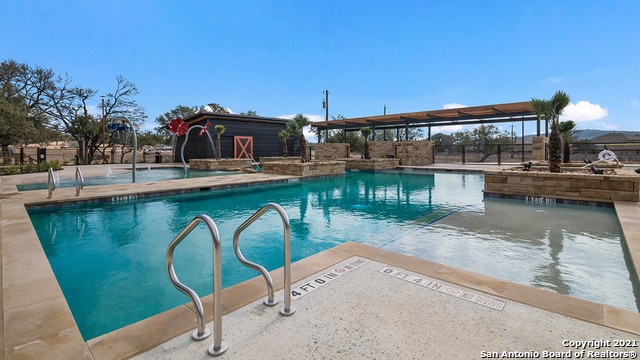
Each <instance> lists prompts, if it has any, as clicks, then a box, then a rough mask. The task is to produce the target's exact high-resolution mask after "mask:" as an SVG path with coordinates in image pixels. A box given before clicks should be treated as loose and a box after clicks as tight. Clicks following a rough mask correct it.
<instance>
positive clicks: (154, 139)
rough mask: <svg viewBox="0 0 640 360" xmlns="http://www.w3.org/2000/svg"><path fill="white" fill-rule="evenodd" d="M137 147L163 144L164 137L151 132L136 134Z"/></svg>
mask: <svg viewBox="0 0 640 360" xmlns="http://www.w3.org/2000/svg"><path fill="white" fill-rule="evenodd" d="M137 136H138V147H144V146H151V147H154V146H156V145H158V144H164V143H163V141H164V137H163V136H162V135H161V134H160V133H158V132H152V131H150V130H145V131H142V132H140V133H138V134H137Z"/></svg>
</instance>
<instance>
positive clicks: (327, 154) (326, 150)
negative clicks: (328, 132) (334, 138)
mask: <svg viewBox="0 0 640 360" xmlns="http://www.w3.org/2000/svg"><path fill="white" fill-rule="evenodd" d="M345 158H346V159H348V158H349V144H345V143H320V144H316V145H315V159H316V160H337V159H345Z"/></svg>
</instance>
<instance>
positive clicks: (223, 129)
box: [213, 125, 226, 160]
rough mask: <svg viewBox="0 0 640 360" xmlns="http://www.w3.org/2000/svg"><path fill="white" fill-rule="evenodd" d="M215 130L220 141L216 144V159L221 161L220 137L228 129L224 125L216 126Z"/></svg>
mask: <svg viewBox="0 0 640 360" xmlns="http://www.w3.org/2000/svg"><path fill="white" fill-rule="evenodd" d="M213 129H214V130H215V131H216V138H217V139H218V141H217V142H216V158H217V159H218V160H220V136H222V133H223V132H224V131H225V130H226V129H225V127H224V125H216V126H214V127H213Z"/></svg>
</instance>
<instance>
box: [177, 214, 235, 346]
mask: <svg viewBox="0 0 640 360" xmlns="http://www.w3.org/2000/svg"><path fill="white" fill-rule="evenodd" d="M200 222H203V223H205V225H206V226H207V228H208V229H209V233H210V234H211V239H212V241H213V345H211V346H210V347H209V350H208V351H207V352H208V353H209V355H212V356H219V355H222V354H224V352H225V351H227V344H226V343H225V342H223V341H222V249H221V246H220V235H219V233H218V228H217V227H216V224H215V222H213V220H212V219H211V218H210V217H209V216H207V215H204V214H201V215H198V216H196V217H195V218H194V219H193V220H191V222H190V223H189V224H188V225H187V226H186V227H185V228H184V229H183V230H182V231H181V232H180V233H179V234H178V235H177V236H176V237H175V238H174V239H173V240H172V241H171V242H170V243H169V246H168V247H167V253H166V265H167V272H168V273H169V279H170V280H171V283H172V284H173V286H175V287H176V288H177V289H178V290H180V291H181V292H183V293H184V294H185V295H187V296H189V298H191V301H192V302H193V304H194V305H195V307H196V316H197V323H198V327H197V329H196V330H195V331H194V332H193V333H192V334H191V337H192V338H193V339H194V340H203V339H205V338H207V337H208V336H209V334H210V332H209V329H207V328H206V326H205V320H204V310H203V308H202V302H201V301H200V297H199V296H198V294H197V293H196V292H195V291H194V290H192V289H191V288H189V287H188V286H186V285H184V284H183V283H181V282H180V280H179V279H178V277H177V275H176V273H175V269H174V267H173V252H174V250H175V248H176V246H178V244H180V242H181V241H182V240H183V239H184V238H185V237H186V236H187V235H188V234H189V233H190V232H191V231H192V230H193V229H194V228H195V227H196V226H197V225H198V223H200Z"/></svg>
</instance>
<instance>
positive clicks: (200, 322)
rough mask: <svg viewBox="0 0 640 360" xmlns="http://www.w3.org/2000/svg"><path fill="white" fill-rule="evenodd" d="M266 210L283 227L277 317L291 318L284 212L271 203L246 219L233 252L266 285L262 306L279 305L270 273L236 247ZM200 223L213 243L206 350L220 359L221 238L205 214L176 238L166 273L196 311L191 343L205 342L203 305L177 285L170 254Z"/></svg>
mask: <svg viewBox="0 0 640 360" xmlns="http://www.w3.org/2000/svg"><path fill="white" fill-rule="evenodd" d="M269 209H273V210H275V211H276V212H277V213H278V215H280V218H281V219H282V226H283V228H284V232H283V236H284V306H283V307H282V309H280V314H281V315H284V316H290V315H293V313H294V312H295V309H293V307H292V306H291V226H290V224H289V217H288V216H287V213H286V212H285V211H284V209H283V208H282V207H281V206H280V205H278V204H274V203H268V204H266V205H265V206H263V207H262V208H261V209H260V210H258V211H257V212H256V213H255V214H253V215H252V216H251V217H249V218H248V219H247V220H246V221H245V222H243V223H242V224H241V225H240V226H238V228H237V229H236V231H235V233H234V234H233V250H234V252H235V254H236V257H237V258H238V260H239V261H240V262H241V263H242V264H243V265H245V266H247V267H250V268H252V269H254V270H256V271H258V272H260V273H261V274H262V277H263V278H264V280H265V282H266V283H267V292H268V296H267V299H265V300H264V304H265V305H268V306H274V305H276V304H277V303H278V301H277V300H275V298H274V295H273V280H272V279H271V275H269V272H268V271H267V270H266V269H265V268H264V267H263V266H261V265H259V264H256V263H254V262H251V261H249V260H247V259H245V257H244V256H243V255H242V252H240V247H239V238H240V234H241V233H242V231H244V230H245V229H246V228H247V227H249V225H251V224H253V222H254V221H256V220H257V219H258V218H260V217H261V216H262V215H263V214H264V213H266V212H267V211H268V210H269ZM200 222H203V223H205V225H206V226H207V227H208V229H209V232H210V233H211V239H212V241H213V345H212V346H210V347H209V350H208V351H207V352H208V354H209V355H211V356H219V355H222V354H224V352H225V351H227V344H226V343H224V342H223V341H222V260H221V257H222V255H221V247H220V235H219V234H218V228H217V227H216V224H215V223H214V222H213V220H212V219H211V218H210V217H209V216H207V215H204V214H201V215H198V216H196V217H195V218H194V219H193V220H191V222H190V223H189V224H188V225H187V226H186V227H185V228H184V229H183V230H182V231H181V232H180V233H179V234H178V236H176V237H175V238H174V239H173V240H172V241H171V243H169V246H168V247H167V253H166V264H167V272H168V273H169V279H170V280H171V283H172V284H173V286H175V287H176V288H177V289H178V290H180V291H181V292H183V293H184V294H185V295H187V296H188V297H189V298H190V299H191V301H192V302H193V304H194V306H195V308H196V318H197V328H196V330H194V332H193V333H192V334H191V337H192V338H193V339H194V340H198V341H199V340H203V339H205V338H207V337H208V336H209V335H210V334H211V332H210V331H209V329H207V327H206V325H205V318H204V310H203V308H202V301H201V300H200V297H199V296H198V294H197V293H196V292H195V291H194V290H193V289H191V288H190V287H188V286H187V285H185V284H183V283H182V282H180V280H179V279H178V276H177V275H176V272H175V269H174V267H173V253H174V251H175V248H176V246H178V244H180V242H181V241H182V240H183V239H184V238H185V237H186V236H187V235H188V234H189V233H190V232H191V231H192V230H193V229H194V228H195V227H196V226H197V225H198V223H200Z"/></svg>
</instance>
